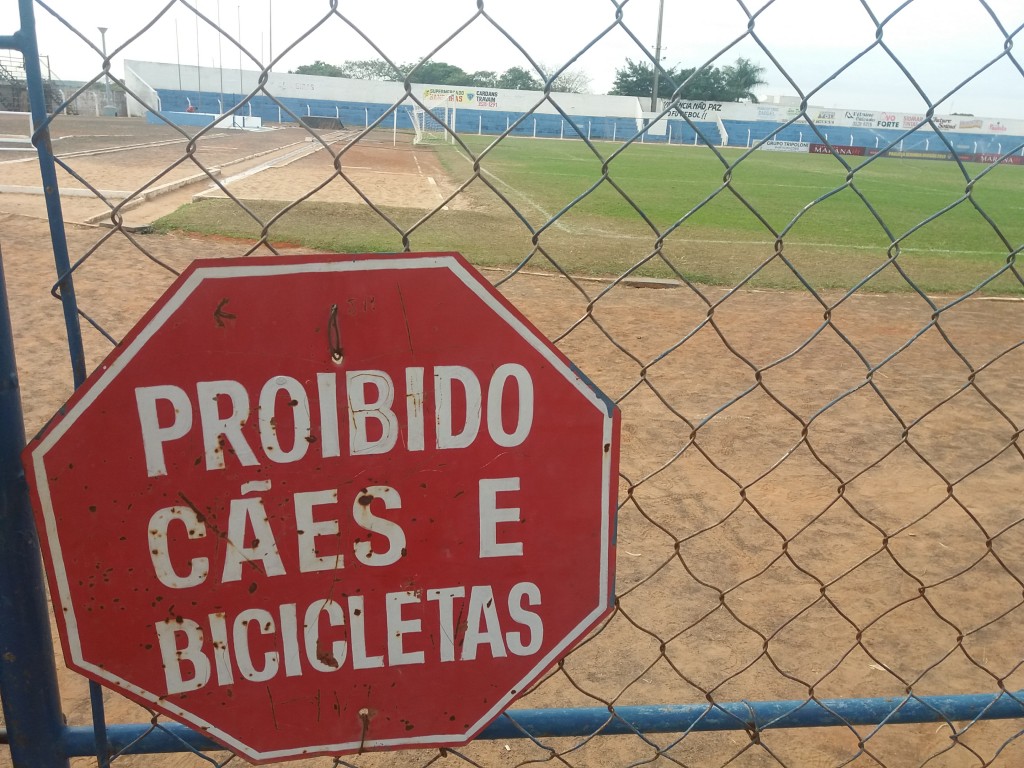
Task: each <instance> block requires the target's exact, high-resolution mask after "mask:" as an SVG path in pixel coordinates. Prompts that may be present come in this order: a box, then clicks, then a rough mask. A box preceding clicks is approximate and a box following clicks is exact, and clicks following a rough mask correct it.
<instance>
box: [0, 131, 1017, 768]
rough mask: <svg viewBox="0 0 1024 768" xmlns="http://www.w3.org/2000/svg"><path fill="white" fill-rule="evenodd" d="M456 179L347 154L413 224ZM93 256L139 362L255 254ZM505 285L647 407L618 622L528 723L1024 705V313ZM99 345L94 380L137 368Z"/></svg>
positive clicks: (588, 362)
mask: <svg viewBox="0 0 1024 768" xmlns="http://www.w3.org/2000/svg"><path fill="white" fill-rule="evenodd" d="M123 122H125V123H127V121H123ZM69 125H70V123H69ZM118 125H120V123H119V124H118ZM88 127H89V128H90V130H93V131H96V130H98V128H97V126H88ZM67 130H68V131H71V128H70V127H69V128H68V129H67ZM294 130H298V129H294ZM147 135H148V134H147ZM172 138H173V137H172ZM242 140H243V139H239V138H237V137H229V136H224V137H215V138H214V137H211V139H210V142H211V145H212V146H211V148H210V150H209V152H210V158H211V160H210V161H211V162H213V161H214V158H215V157H220V159H219V160H218V162H223V161H224V160H226V159H227V160H230V159H231V158H230V157H229V155H230V152H229V151H228V150H227V149H225V148H224V147H231V146H234V147H238V146H239V142H240V141H242ZM244 140H248V137H246V138H245V139H244ZM253 141H256V142H267V143H268V146H266V147H264V148H269V144H270V143H274V142H276V143H277V145H278V146H279V147H280V146H283V145H284V144H287V143H289V142H283V143H282V142H281V137H277V136H275V138H274V140H273V142H271V141H270V139H262V138H257V139H253ZM218 142H224V147H221V149H223V150H224V152H225V154H224V156H223V157H221V156H218V155H217V152H218V151H220V150H219V149H218V147H220V146H221V145H220V144H219V143H218ZM249 149H250V147H248V146H246V147H245V152H246V153H248V151H249ZM204 151H205V150H204ZM231 151H235V152H236V153H237V152H238V151H237V150H231ZM180 153H181V147H180V146H178V145H177V144H174V145H167V146H166V147H165V148H164V149H162V150H160V151H159V152H156V153H154V154H153V155H149V157H151V159H152V160H153V163H154V165H159V164H160V163H161V162H169V161H170V160H171V158H174V157H180ZM165 155H166V156H165ZM101 157H102V158H105V159H102V160H98V159H97V158H89V157H86V158H84V159H81V158H75V168H83V169H86V168H87V169H88V172H89V173H88V174H85V172H84V171H83V175H85V177H86V178H87V179H92V178H93V177H92V176H91V175H89V174H92V173H94V172H95V173H97V174H98V175H97V176H96V177H95V178H96V179H97V181H91V183H93V184H94V186H98V185H99V180H102V184H103V185H106V186H109V188H111V189H133V188H135V187H136V186H137V185H139V184H140V183H142V182H144V181H145V180H146V179H147V178H151V176H149V175H148V174H152V173H153V172H154V171H153V169H152V168H141V167H139V166H138V165H137V164H135V163H134V162H128V161H127V159H128V157H129V156H127V155H125V154H124V153H111V154H108V155H105V156H101ZM160 158H162V159H160ZM384 158H387V159H384ZM321 160H322V155H321V156H320V158H319V159H318V156H317V155H309V156H306V157H304V158H299V159H298V160H295V161H294V162H292V163H291V164H289V165H285V166H284V167H281V168H275V169H270V170H267V171H264V172H262V173H259V174H256V175H252V176H249V177H248V178H246V179H243V180H240V181H239V182H238V187H237V188H238V189H239V190H244V192H245V194H246V195H253V194H255V193H257V192H262V193H263V195H264V196H265V197H267V198H268V199H282V200H287V199H294V198H295V197H297V196H300V195H302V194H305V193H306V192H308V191H309V190H310V189H311V188H312V187H313V186H315V184H316V183H318V182H317V178H319V177H318V174H320V173H321V172H322V162H321ZM431 162H432V161H431V158H430V154H429V151H415V152H414V151H413V150H411V149H410V148H409V147H408V146H406V147H405V148H401V149H394V150H390V149H388V148H387V147H386V146H383V145H375V146H367V147H365V148H363V147H357V148H355V149H354V150H353V151H352V152H350V153H346V166H347V165H348V164H349V163H351V168H350V169H349V170H350V172H351V173H352V174H357V173H358V174H360V176H359V186H360V187H363V188H366V189H369V190H371V191H372V193H373V195H374V196H375V197H376V198H377V199H380V200H384V199H388V200H392V201H394V200H403V201H405V202H406V203H408V204H409V205H411V206H413V207H417V206H418V207H423V208H429V207H432V206H433V205H436V204H437V200H438V195H447V194H448V193H449V192H450V191H451V189H452V187H451V185H450V182H448V181H447V180H446V179H445V178H444V177H443V171H442V170H441V168H440V166H439V165H437V164H436V161H433V164H431ZM92 163H95V165H93V164H92ZM101 166H102V168H103V170H102V172H101V171H99V170H98V169H99V168H100V167H101ZM30 167H34V166H32V164H31V163H16V164H10V165H0V169H4V170H3V171H2V173H3V174H4V178H3V183H4V184H15V183H17V184H23V185H31V184H33V183H35V184H38V181H35V182H33V179H32V174H31V172H30V171H29V168H30ZM10 169H14V170H10ZM9 172H10V173H16V174H19V175H17V176H12V175H8V173H9ZM182 172H184V171H182ZM12 179H16V181H12ZM431 179H432V180H433V183H432V182H431V181H430V180H431ZM317 194H318V195H325V196H327V199H331V200H335V199H337V200H342V199H344V200H348V198H347V197H346V195H348V194H349V192H347V191H345V187H344V186H343V185H341V184H338V183H337V182H335V183H332V184H331V185H330V186H329V187H328V188H327V189H325V190H323V191H322V192H319V193H317ZM278 195H280V197H277V196H278ZM333 195H337V197H332V196H333ZM12 197H14V198H17V199H14V200H13V201H12V202H11V203H10V205H9V204H8V203H9V201H11V199H12ZM22 197H24V196H22V195H15V196H11V195H8V194H0V247H2V255H3V264H4V270H5V272H6V278H7V291H8V295H9V298H10V303H11V311H12V322H13V326H14V333H15V351H16V355H17V362H18V373H19V378H20V386H21V395H22V401H23V407H24V412H25V428H26V432H27V433H28V434H29V435H31V434H33V433H34V432H35V431H37V430H38V429H40V428H41V427H42V426H43V424H44V423H45V422H46V420H47V419H48V418H49V417H50V416H51V415H52V414H53V413H54V412H55V411H56V410H57V409H58V408H59V407H60V405H61V404H62V403H63V402H64V400H65V399H66V398H67V397H68V396H69V395H70V394H71V390H72V387H71V376H70V371H69V365H68V362H67V352H66V344H65V342H64V331H63V325H62V319H61V314H60V307H59V304H58V303H57V302H56V301H55V300H53V299H52V298H51V297H50V295H49V291H50V286H51V283H52V282H53V279H54V278H53V267H52V256H51V254H50V250H49V240H48V233H47V229H46V224H45V222H44V221H43V220H42V219H41V218H38V211H36V212H34V213H33V212H30V211H27V210H22V209H21V208H20V206H21V205H27V204H28V203H25V202H24V201H22V200H21V198H22ZM92 204H93V206H95V202H94V201H93V203H92ZM389 204H398V203H394V202H391V203H389ZM83 210H84V209H83ZM69 218H70V217H69ZM67 236H68V240H69V246H70V251H71V254H72V259H73V260H74V259H78V258H81V257H83V256H87V260H86V262H85V263H84V264H83V266H82V268H81V269H80V271H79V274H78V275H77V278H76V290H77V294H78V299H79V302H80V306H81V308H82V310H83V312H85V313H86V314H87V315H88V316H89V318H91V320H92V321H95V322H96V323H97V324H99V325H100V326H102V327H103V328H104V329H105V330H106V332H107V333H108V334H110V336H112V337H113V338H114V339H120V338H121V337H122V336H123V335H124V334H125V333H126V332H127V331H128V330H129V329H130V328H131V326H132V325H133V323H134V322H135V321H136V320H137V319H138V318H139V316H140V315H141V314H142V313H143V312H144V311H145V310H146V309H147V308H148V307H149V306H150V305H151V304H152V303H153V302H154V301H155V300H156V298H157V297H158V296H159V295H160V294H161V292H162V291H163V290H164V289H165V288H166V286H167V285H168V284H169V283H170V280H171V278H172V274H171V273H170V272H169V271H168V270H167V269H165V268H164V267H163V266H161V265H160V263H158V262H161V263H163V264H166V265H168V266H170V267H172V268H174V269H180V268H182V267H183V266H184V265H186V264H187V263H189V261H191V260H192V259H194V258H196V257H202V256H229V255H240V254H243V253H245V252H246V251H248V249H249V244H247V243H245V242H241V241H231V240H227V239H213V238H207V239H197V238H186V237H182V236H178V235H166V236H157V235H141V234H130V233H126V232H121V231H111V230H109V229H104V228H102V227H96V226H80V225H69V226H68V227H67ZM452 247H453V249H457V247H458V243H457V242H453V246H452ZM485 274H486V276H487V277H488V278H489V279H491V280H492V281H495V282H500V288H501V290H502V292H503V293H504V294H505V295H506V296H507V297H508V298H509V299H510V300H511V301H512V302H513V303H514V304H515V305H516V306H517V307H519V309H520V310H521V311H522V312H523V313H524V314H525V315H526V316H527V317H528V318H530V320H531V321H532V322H533V323H534V324H535V325H536V326H537V327H538V328H539V329H540V330H541V331H542V332H543V333H544V334H546V335H547V336H548V337H550V338H552V339H556V340H557V344H558V346H559V348H560V349H562V350H563V351H564V352H565V353H566V354H567V355H568V356H569V357H570V358H571V359H572V360H573V361H574V362H575V363H576V364H577V365H578V366H579V367H580V368H581V369H582V370H583V371H584V372H585V373H586V374H587V375H588V376H589V377H590V378H591V379H592V380H593V381H594V382H595V383H596V384H597V385H598V386H599V387H600V388H601V389H602V390H603V391H604V392H605V393H606V394H607V395H609V396H610V397H611V398H613V399H614V400H616V402H617V403H618V404H619V406H620V408H621V410H622V449H621V475H622V479H621V483H620V500H621V503H622V506H621V509H620V513H619V521H618V542H617V544H618V568H617V574H616V579H617V583H616V592H617V594H618V596H619V601H618V610H617V611H616V613H615V614H614V615H613V616H612V618H611V619H609V621H608V623H607V624H606V626H605V627H604V628H603V630H602V631H601V632H600V633H598V634H597V635H595V636H593V637H592V638H591V639H590V640H589V641H588V642H587V643H585V644H584V645H582V646H581V647H580V648H579V649H578V650H576V651H574V652H573V653H572V654H570V655H569V656H568V658H567V659H566V660H565V662H564V664H563V665H562V666H561V667H560V668H558V669H556V670H555V671H554V672H553V673H552V674H551V675H550V676H549V677H548V678H547V679H546V680H545V681H544V682H542V683H541V684H540V685H539V686H538V687H537V688H536V690H535V691H533V692H531V693H530V694H528V695H527V696H526V697H525V698H523V699H521V700H520V701H519V702H517V703H516V705H515V706H516V707H548V706H558V707H577V706H590V707H593V706H598V707H603V706H607V705H609V704H612V705H616V706H625V705H637V704H647V705H653V704H669V703H703V702H706V701H708V700H713V701H717V702H734V701H742V700H748V701H754V700H775V699H783V700H805V699H807V698H808V697H809V696H814V697H815V698H818V699H829V698H838V697H851V696H855V697H875V696H897V697H898V696H903V695H905V694H906V693H907V691H908V689H912V690H913V692H914V693H915V694H917V695H940V694H954V693H987V694H994V693H997V692H998V691H999V690H1001V689H1004V690H1009V691H1016V690H1019V689H1021V688H1024V672H1021V671H1020V669H1019V666H1020V664H1021V661H1022V659H1024V656H1022V652H1021V648H1022V647H1024V608H1022V606H1024V597H1022V580H1021V577H1022V576H1024V569H1022V568H1021V566H1020V563H1021V562H1024V526H1021V525H1020V521H1021V519H1022V514H1021V511H1020V499H1021V498H1022V495H1024V454H1022V451H1021V448H1020V446H1019V445H1018V441H1019V435H1020V426H1019V425H1020V424H1021V423H1022V422H1024V398H1021V397H1020V386H1019V381H1020V377H1021V375H1022V374H1024V303H1021V302H1019V301H1012V300H981V299H968V300H966V301H962V302H960V303H951V299H950V297H933V300H934V301H935V303H936V304H937V305H938V306H939V307H948V308H946V309H944V310H943V311H942V312H940V313H938V314H936V312H935V309H934V308H933V307H932V306H930V305H929V304H928V303H927V302H926V301H925V300H924V299H922V298H921V297H919V296H917V295H913V294H902V295H887V296H880V295H859V294H858V295H855V296H853V297H851V298H848V299H845V300H842V297H841V296H839V295H835V296H827V297H825V303H826V305H827V306H824V307H823V306H822V305H821V304H819V303H818V301H817V300H815V299H814V298H813V297H812V296H810V295H808V294H806V293H796V292H792V293H791V292H758V291H736V292H728V291H725V290H723V289H718V288H700V287H698V290H696V291H695V290H692V289H690V288H688V287H673V288H667V289H655V288H635V287H629V286H627V285H625V284H623V283H609V282H607V281H601V280H591V279H587V280H582V279H581V280H576V281H572V282H570V280H568V279H566V278H564V277H553V276H542V275H533V274H517V275H515V276H512V277H509V276H508V275H506V274H505V273H502V272H487V273H485ZM83 326H84V335H85V344H86V352H87V361H88V368H89V369H90V370H91V369H92V368H93V367H95V366H96V365H98V364H99V362H100V361H101V360H102V358H103V357H104V356H105V355H106V354H107V353H108V352H109V351H110V349H111V345H110V343H109V342H108V341H107V340H106V339H105V338H103V336H102V335H101V334H100V333H98V332H97V331H96V330H94V329H93V328H92V327H91V326H90V324H89V323H88V322H84V323H83ZM60 676H61V687H62V698H63V701H64V708H65V712H66V714H67V718H68V722H69V723H72V724H75V725H86V724H88V723H89V722H90V716H89V712H90V709H89V700H88V695H87V689H86V684H85V682H84V681H83V680H82V679H81V678H79V677H78V676H77V675H74V674H72V673H69V672H67V671H65V670H63V669H62V670H61V673H60ZM105 698H106V705H107V712H108V717H109V719H110V721H111V722H140V721H148V720H149V716H148V715H147V714H146V713H145V712H142V711H141V710H139V709H138V708H137V707H135V706H134V705H133V704H131V703H129V702H127V701H126V700H124V699H122V698H121V697H120V696H118V695H116V694H113V693H110V692H107V693H106V696H105ZM963 725H965V724H961V727H963ZM1020 731H1021V728H1020V721H1014V720H1009V721H988V722H981V723H977V724H974V725H973V726H971V727H970V728H967V729H965V730H963V731H962V732H960V733H959V734H958V735H957V736H956V738H952V731H951V729H950V728H949V727H948V725H942V724H927V725H908V726H893V725H888V726H885V727H883V728H881V729H879V730H877V731H876V730H875V728H874V727H873V726H860V727H857V728H853V727H850V728H831V729H821V728H819V729H789V730H777V731H767V732H762V733H761V734H759V735H758V736H757V739H756V743H755V742H754V741H752V739H751V737H750V736H748V734H747V733H746V732H745V731H743V730H739V731H727V732H715V733H700V732H695V733H691V734H689V735H687V736H686V737H685V738H682V739H680V735H679V734H663V735H659V734H652V735H650V736H649V737H648V738H647V739H646V740H645V739H642V738H640V737H639V736H618V737H605V738H601V739H592V740H586V739H579V740H577V739H545V740H541V741H542V743H543V744H544V745H545V746H546V747H548V748H550V749H551V750H554V751H556V752H557V753H558V754H559V755H561V757H560V760H564V762H565V763H568V764H569V765H574V766H577V765H578V766H605V765H629V764H638V763H640V762H647V761H650V763H651V764H656V765H668V764H670V761H671V762H674V763H675V764H685V765H693V766H698V765H699V766H705V765H707V766H710V765H723V764H725V763H727V762H729V761H730V760H731V759H734V762H733V763H730V764H732V765H744V766H762V765H764V766H767V765H778V764H780V763H781V764H783V765H789V766H811V767H816V766H832V765H847V764H853V765H865V766H868V765H872V766H874V765H886V766H910V765H921V764H924V763H926V762H927V764H928V765H929V766H961V765H981V764H984V765H988V764H992V765H1002V766H1013V765H1018V764H1020V763H1021V761H1022V758H1024V755H1022V753H1021V746H1020V744H1019V739H1018V738H1017V736H1018V734H1019V733H1020ZM659 748H661V749H664V750H665V756H662V757H658V754H659V753H658V749H659ZM459 752H460V753H461V754H462V755H465V756H466V757H467V758H469V759H471V760H472V761H475V763H477V764H481V765H502V766H506V765H518V764H522V763H524V762H527V761H534V760H547V759H550V757H551V752H550V751H549V750H548V749H546V748H544V747H542V746H539V745H538V744H535V743H533V742H531V741H529V740H514V741H508V742H505V741H482V740H481V741H478V742H475V743H473V744H471V745H470V746H468V747H466V748H464V749H461V750H459ZM225 757H226V754H221V755H219V757H218V759H224V758H225ZM436 757H437V753H436V752H428V753H423V752H406V753H394V754H391V755H363V756H358V757H350V758H347V761H348V762H347V763H346V764H348V763H351V764H353V765H365V766H383V765H421V764H424V763H427V762H429V761H430V760H431V759H433V758H436ZM5 761H7V756H6V754H5V753H4V752H2V751H0V765H6V764H8V763H7V762H5ZM453 761H455V762H459V761H458V760H457V757H456V756H455V755H449V756H448V757H447V758H444V759H443V760H442V762H445V763H449V762H453ZM989 761H992V762H991V763H990V762H989ZM76 762H81V763H82V764H86V762H87V761H86V760H84V759H83V760H81V761H76ZM117 764H118V765H134V764H139V765H142V764H145V765H175V766H176V765H200V764H202V761H201V759H200V758H198V757H196V756H194V755H168V756H160V757H145V758H143V757H137V758H120V759H119V760H118V761H117ZM232 764H235V765H239V764H243V761H241V760H240V759H235V760H233V761H232ZM307 764H309V765H328V764H330V761H329V760H326V759H321V760H311V761H308V763H307ZM563 764H564V763H563Z"/></svg>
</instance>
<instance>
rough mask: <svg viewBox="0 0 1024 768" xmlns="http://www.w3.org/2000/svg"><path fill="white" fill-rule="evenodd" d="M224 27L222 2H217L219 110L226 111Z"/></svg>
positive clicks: (218, 0)
mask: <svg viewBox="0 0 1024 768" xmlns="http://www.w3.org/2000/svg"><path fill="white" fill-rule="evenodd" d="M223 30H224V27H222V26H221V25H220V0H217V69H219V70H220V100H219V101H218V102H217V104H218V110H219V111H220V112H223V111H224V47H223V45H224V31H223Z"/></svg>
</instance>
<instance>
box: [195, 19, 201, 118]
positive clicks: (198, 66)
mask: <svg viewBox="0 0 1024 768" xmlns="http://www.w3.org/2000/svg"><path fill="white" fill-rule="evenodd" d="M198 9H199V2H198V0H196V10H198ZM195 19H196V91H198V93H199V95H198V96H196V101H197V102H198V103H197V104H196V109H197V110H199V111H200V112H202V111H203V107H202V103H203V61H202V57H201V56H200V54H199V14H198V13H197V14H196V15H195Z"/></svg>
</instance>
